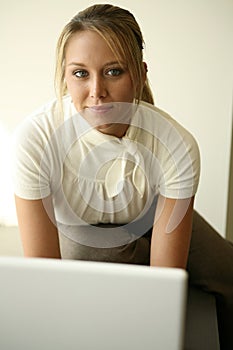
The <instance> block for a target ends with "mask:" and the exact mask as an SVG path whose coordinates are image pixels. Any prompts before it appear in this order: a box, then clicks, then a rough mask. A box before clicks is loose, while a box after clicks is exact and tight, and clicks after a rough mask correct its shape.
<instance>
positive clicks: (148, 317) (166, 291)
mask: <svg viewBox="0 0 233 350" xmlns="http://www.w3.org/2000/svg"><path fill="white" fill-rule="evenodd" d="M0 283H1V289H0V349H2V350H66V349H68V350H73V349H75V350H77V349H80V350H131V349H132V350H142V349H145V350H152V349H153V350H154V349H158V350H181V349H182V346H183V338H184V321H185V308H186V291H187V273H186V272H185V271H184V270H181V269H172V268H152V267H149V266H138V265H125V264H114V263H102V262H86V261H74V260H73V261H72V260H53V259H37V258H36V259H35V258H5V257H2V258H0Z"/></svg>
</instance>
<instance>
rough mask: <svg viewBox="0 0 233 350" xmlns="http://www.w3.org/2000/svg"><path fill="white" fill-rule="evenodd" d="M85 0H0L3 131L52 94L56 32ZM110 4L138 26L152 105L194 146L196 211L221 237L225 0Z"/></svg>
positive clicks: (229, 9)
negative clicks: (178, 126)
mask: <svg viewBox="0 0 233 350" xmlns="http://www.w3.org/2000/svg"><path fill="white" fill-rule="evenodd" d="M100 2H104V1H98V3H100ZM92 3H94V2H90V1H84V0H69V1H67V0H40V1H34V0H21V1H15V0H8V1H7V0H1V1H0V39H1V40H0V43H1V65H0V76H1V107H0V108H1V110H0V113H1V122H2V123H3V124H4V127H5V128H8V129H9V130H10V131H11V130H13V129H14V127H15V125H17V124H18V123H19V122H20V121H21V120H22V119H23V118H24V117H25V116H26V115H27V114H29V113H31V112H32V111H33V110H34V109H35V108H37V107H38V106H40V105H41V104H43V103H44V102H46V101H48V100H49V99H50V98H53V97H54V91H53V71H54V50H55V42H56V39H57V37H58V34H59V32H60V30H61V29H62V27H63V25H64V24H65V22H67V21H68V20H69V19H70V18H71V17H72V16H73V15H74V14H75V13H76V12H78V11H79V10H80V9H83V8H84V7H86V6H88V5H90V4H92ZM114 3H115V4H117V5H120V6H123V7H125V8H128V9H130V10H131V11H132V12H133V13H134V14H135V17H136V18H137V20H138V21H139V23H140V25H141V28H142V30H143V33H144V37H145V41H146V49H145V56H146V60H147V62H148V67H149V72H148V73H149V78H150V80H151V84H152V88H153V91H154V94H155V97H156V102H157V105H158V106H159V107H161V108H163V109H165V110H166V111H168V112H169V113H171V114H172V115H173V116H174V117H175V118H176V119H177V120H178V121H180V122H181V123H182V124H183V125H184V126H186V127H187V128H188V129H189V130H190V131H191V132H192V133H193V134H194V136H195V137H196V139H197V141H198V143H199V146H200V151H201V157H202V173H201V181H200V187H199V191H198V194H197V197H196V208H197V209H198V210H199V211H200V212H201V213H202V214H203V215H204V216H205V217H206V218H207V219H208V220H209V221H210V222H211V223H212V224H213V225H214V227H215V228H216V229H218V230H219V231H220V233H221V234H223V235H225V228H226V212H227V193H228V177H229V159H230V142H231V127H232V114H231V110H232V87H233V69H232V62H233V45H232V38H233V1H232V0H188V1H187V0H153V1H150V0H144V1H139V0H121V1H120V0H118V1H117V0H116V1H114ZM1 166H2V164H1ZM0 214H1V213H0ZM0 217H1V215H0Z"/></svg>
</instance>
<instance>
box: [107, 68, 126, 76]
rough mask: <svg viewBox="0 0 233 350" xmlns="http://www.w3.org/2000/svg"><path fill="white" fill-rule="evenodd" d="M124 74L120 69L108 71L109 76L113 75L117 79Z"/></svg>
mask: <svg viewBox="0 0 233 350" xmlns="http://www.w3.org/2000/svg"><path fill="white" fill-rule="evenodd" d="M121 73H122V69H119V68H112V69H109V70H108V71H107V75H111V76H113V77H117V76H118V75H120V74H121Z"/></svg>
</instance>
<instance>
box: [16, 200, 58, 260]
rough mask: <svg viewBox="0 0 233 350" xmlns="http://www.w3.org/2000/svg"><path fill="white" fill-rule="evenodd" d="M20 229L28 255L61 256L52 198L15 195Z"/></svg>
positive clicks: (24, 248)
mask: <svg viewBox="0 0 233 350" xmlns="http://www.w3.org/2000/svg"><path fill="white" fill-rule="evenodd" d="M15 202H16V211H17V217H18V224H19V231H20V235H21V240H22V244H23V250H24V255H25V256H26V257H43V258H58V259H59V258H61V254H60V247H59V239H58V231H57V228H56V225H55V218H54V211H53V206H52V201H51V198H50V197H48V198H45V199H43V200H42V199H38V200H27V199H22V198H20V197H18V196H15Z"/></svg>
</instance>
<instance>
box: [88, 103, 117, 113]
mask: <svg viewBox="0 0 233 350" xmlns="http://www.w3.org/2000/svg"><path fill="white" fill-rule="evenodd" d="M89 109H90V110H91V111H93V112H95V113H106V112H109V111H110V110H111V109H113V106H112V105H111V106H103V105H101V106H92V107H89Z"/></svg>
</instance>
